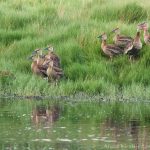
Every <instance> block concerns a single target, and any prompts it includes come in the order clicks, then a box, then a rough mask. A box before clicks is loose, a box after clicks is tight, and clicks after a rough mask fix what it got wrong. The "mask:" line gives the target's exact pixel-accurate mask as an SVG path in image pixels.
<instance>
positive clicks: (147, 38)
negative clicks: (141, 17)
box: [139, 22, 150, 45]
mask: <svg viewBox="0 0 150 150" xmlns="http://www.w3.org/2000/svg"><path fill="white" fill-rule="evenodd" d="M139 26H141V27H142V29H143V31H144V42H145V44H146V45H150V34H149V32H148V23H147V22H144V23H141V24H140V25H139Z"/></svg>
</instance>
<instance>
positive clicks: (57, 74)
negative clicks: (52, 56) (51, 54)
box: [46, 61, 63, 84]
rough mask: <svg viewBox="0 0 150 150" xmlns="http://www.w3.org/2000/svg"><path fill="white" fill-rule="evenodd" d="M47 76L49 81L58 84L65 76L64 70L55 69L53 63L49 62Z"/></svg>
mask: <svg viewBox="0 0 150 150" xmlns="http://www.w3.org/2000/svg"><path fill="white" fill-rule="evenodd" d="M46 73H47V76H48V81H49V82H50V81H55V82H56V84H57V82H58V81H59V80H60V78H61V77H62V76H63V71H62V69H60V68H58V67H55V66H54V63H53V61H50V62H48V68H47V71H46Z"/></svg>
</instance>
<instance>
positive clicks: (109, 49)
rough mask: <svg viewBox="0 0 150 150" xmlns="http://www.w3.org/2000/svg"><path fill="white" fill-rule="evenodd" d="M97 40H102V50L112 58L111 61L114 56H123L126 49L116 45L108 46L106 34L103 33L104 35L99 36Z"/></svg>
mask: <svg viewBox="0 0 150 150" xmlns="http://www.w3.org/2000/svg"><path fill="white" fill-rule="evenodd" d="M97 38H99V39H102V43H101V48H102V50H103V52H104V53H105V54H106V55H108V56H109V57H110V59H111V60H112V58H113V57H114V56H116V55H120V54H123V52H124V49H122V48H120V47H119V46H117V45H115V44H107V42H106V40H107V35H106V33H103V34H102V35H100V36H98V37H97Z"/></svg>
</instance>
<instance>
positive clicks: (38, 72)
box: [29, 55, 47, 78]
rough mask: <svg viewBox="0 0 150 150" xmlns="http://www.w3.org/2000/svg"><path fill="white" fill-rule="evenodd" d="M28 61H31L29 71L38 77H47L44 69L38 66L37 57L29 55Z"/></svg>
mask: <svg viewBox="0 0 150 150" xmlns="http://www.w3.org/2000/svg"><path fill="white" fill-rule="evenodd" d="M29 59H31V60H32V64H31V70H32V72H33V73H34V74H36V75H39V76H41V77H43V78H44V77H47V74H46V68H45V67H44V66H42V65H39V64H38V62H37V60H38V57H37V56H36V55H31V56H30V57H29Z"/></svg>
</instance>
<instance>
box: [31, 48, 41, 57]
mask: <svg viewBox="0 0 150 150" xmlns="http://www.w3.org/2000/svg"><path fill="white" fill-rule="evenodd" d="M40 51H41V49H40V48H37V49H35V50H34V51H33V52H32V54H33V55H35V54H38V53H39V52H40Z"/></svg>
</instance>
